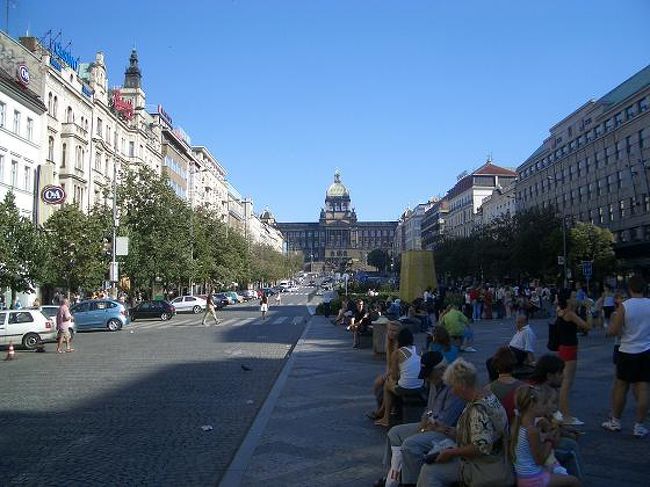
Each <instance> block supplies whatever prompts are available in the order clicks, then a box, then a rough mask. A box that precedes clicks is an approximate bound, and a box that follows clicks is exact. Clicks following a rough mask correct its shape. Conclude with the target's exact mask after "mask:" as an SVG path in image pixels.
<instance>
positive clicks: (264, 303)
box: [260, 293, 269, 320]
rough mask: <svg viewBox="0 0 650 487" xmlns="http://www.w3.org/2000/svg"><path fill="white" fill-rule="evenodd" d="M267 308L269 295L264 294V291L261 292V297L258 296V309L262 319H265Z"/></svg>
mask: <svg viewBox="0 0 650 487" xmlns="http://www.w3.org/2000/svg"><path fill="white" fill-rule="evenodd" d="M268 310H269V297H268V296H267V295H266V293H262V297H261V298H260V311H261V312H262V319H263V320H265V319H266V313H267V312H268Z"/></svg>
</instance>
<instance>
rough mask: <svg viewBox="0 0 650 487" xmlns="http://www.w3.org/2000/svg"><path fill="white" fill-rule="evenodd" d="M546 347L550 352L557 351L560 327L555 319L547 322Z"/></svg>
mask: <svg viewBox="0 0 650 487" xmlns="http://www.w3.org/2000/svg"><path fill="white" fill-rule="evenodd" d="M546 348H548V349H549V350H550V351H551V352H557V351H558V350H559V348H560V329H559V326H558V324H557V321H551V322H549V324H548V342H547V343H546Z"/></svg>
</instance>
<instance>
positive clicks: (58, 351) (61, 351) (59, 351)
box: [56, 350, 65, 353]
mask: <svg viewBox="0 0 650 487" xmlns="http://www.w3.org/2000/svg"><path fill="white" fill-rule="evenodd" d="M56 353H65V352H64V351H63V350H57V351H56Z"/></svg>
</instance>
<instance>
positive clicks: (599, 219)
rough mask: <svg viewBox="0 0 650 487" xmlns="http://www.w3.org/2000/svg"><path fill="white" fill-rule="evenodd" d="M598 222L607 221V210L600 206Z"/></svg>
mask: <svg viewBox="0 0 650 487" xmlns="http://www.w3.org/2000/svg"><path fill="white" fill-rule="evenodd" d="M598 223H600V224H603V223H605V212H604V211H603V209H602V208H598Z"/></svg>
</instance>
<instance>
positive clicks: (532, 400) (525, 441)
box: [510, 385, 581, 487]
mask: <svg viewBox="0 0 650 487" xmlns="http://www.w3.org/2000/svg"><path fill="white" fill-rule="evenodd" d="M546 402H547V401H545V400H543V396H542V394H541V393H540V390H539V389H538V388H536V387H533V386H529V385H525V386H521V387H520V388H519V389H518V390H517V393H516V395H515V406H516V408H517V413H516V416H515V421H514V424H513V428H512V441H511V443H510V456H511V458H512V461H513V462H514V466H515V472H516V474H517V487H547V486H549V487H564V486H567V487H573V486H580V485H581V484H580V481H579V480H578V479H577V478H576V477H573V476H572V475H563V474H558V473H554V472H553V471H551V470H550V469H549V467H547V466H546V465H545V464H546V461H547V460H548V459H549V456H551V455H552V453H553V443H554V440H553V438H551V437H549V436H547V434H544V433H542V431H540V428H539V427H538V426H537V425H536V423H535V418H537V417H540V416H545V414H546V413H547V409H548V405H547V404H545V403H546ZM551 461H552V462H553V463H555V462H556V461H555V458H554V455H553V457H552V459H551ZM551 468H552V467H551Z"/></svg>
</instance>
